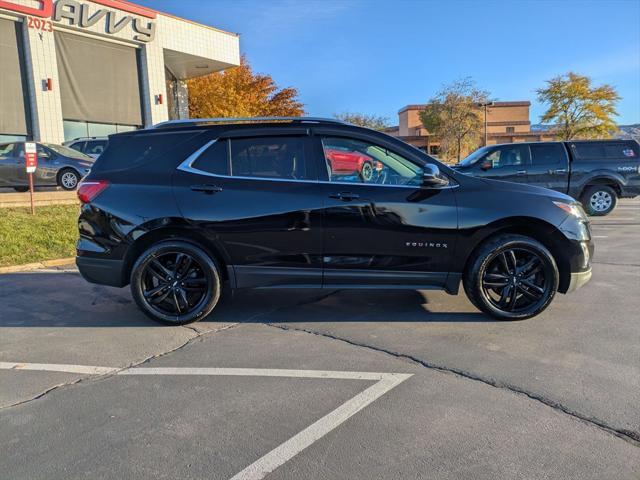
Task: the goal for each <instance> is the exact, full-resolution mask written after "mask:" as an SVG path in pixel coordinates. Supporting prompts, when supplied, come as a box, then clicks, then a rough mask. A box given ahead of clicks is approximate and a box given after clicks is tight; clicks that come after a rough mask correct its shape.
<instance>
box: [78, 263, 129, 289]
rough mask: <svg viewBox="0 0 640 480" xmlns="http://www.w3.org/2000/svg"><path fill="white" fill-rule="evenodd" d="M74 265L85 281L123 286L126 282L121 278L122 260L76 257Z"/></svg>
mask: <svg viewBox="0 0 640 480" xmlns="http://www.w3.org/2000/svg"><path fill="white" fill-rule="evenodd" d="M76 265H77V266H78V270H79V271H80V275H82V278H84V279H85V280H86V281H87V282H91V283H98V284H100V285H108V286H110V287H124V286H125V285H126V284H127V282H126V281H125V279H124V278H123V277H124V276H123V269H124V261H122V260H110V259H104V258H92V257H80V256H78V257H76Z"/></svg>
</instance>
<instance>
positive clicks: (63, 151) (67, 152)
mask: <svg viewBox="0 0 640 480" xmlns="http://www.w3.org/2000/svg"><path fill="white" fill-rule="evenodd" d="M46 146H47V148H49V149H51V150H53V151H54V152H56V153H57V154H59V155H63V156H65V157H69V158H75V159H77V160H93V159H92V158H91V157H87V156H86V155H85V154H84V153H82V152H78V151H76V150H74V149H72V148H69V147H65V146H64V145H55V144H53V143H47V144H46Z"/></svg>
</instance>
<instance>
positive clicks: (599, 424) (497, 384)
mask: <svg viewBox="0 0 640 480" xmlns="http://www.w3.org/2000/svg"><path fill="white" fill-rule="evenodd" d="M265 325H267V326H269V327H273V328H278V329H280V330H284V331H296V332H304V333H308V334H311V335H317V336H320V337H324V338H329V339H331V340H337V341H340V342H344V343H347V344H349V345H352V346H355V347H360V348H366V349H369V350H372V351H375V352H379V353H384V354H387V355H391V356H393V357H395V358H399V359H401V360H406V361H408V362H410V363H413V364H416V365H419V366H421V367H425V368H428V369H430V370H436V371H439V372H442V373H448V374H453V375H456V376H459V377H462V378H465V379H467V380H472V381H475V382H479V383H483V384H485V385H488V386H490V387H494V388H499V389H502V390H507V391H509V392H511V393H513V394H516V395H523V396H525V397H527V398H529V399H531V400H535V401H537V402H539V403H542V404H543V405H546V406H547V407H550V408H552V409H554V410H556V411H558V412H560V413H564V414H566V415H568V416H570V417H572V418H574V419H577V420H578V421H580V422H583V423H586V424H588V425H591V426H594V427H596V428H598V429H600V430H603V431H605V432H607V433H609V434H611V435H614V436H616V437H618V438H620V439H622V440H624V441H626V442H627V443H630V444H631V445H633V446H635V447H640V433H638V432H634V431H632V430H626V429H622V428H615V427H612V426H610V425H607V424H606V423H605V422H604V421H602V420H599V419H597V418H594V417H588V416H586V415H583V414H581V413H579V412H575V411H573V410H571V409H570V408H568V407H566V406H565V405H562V404H561V403H559V402H556V401H555V400H551V399H549V398H546V397H544V396H542V395H538V394H536V393H533V392H529V391H527V390H525V389H523V388H520V387H518V386H515V385H511V384H509V383H506V382H501V381H499V380H496V379H491V378H489V379H487V378H484V377H481V376H480V375H477V374H475V373H473V372H468V371H466V370H462V369H459V368H455V367H447V366H444V365H438V364H435V363H431V362H427V361H425V360H422V359H420V358H417V357H414V356H413V355H409V354H406V353H399V352H394V351H392V350H387V349H385V348H382V347H376V346H374V345H368V344H366V343H359V342H355V341H353V340H349V339H348V338H344V337H339V336H337V335H332V334H329V333H323V332H318V331H314V330H307V329H304V328H295V327H289V326H286V325H278V324H275V323H266V324H265Z"/></svg>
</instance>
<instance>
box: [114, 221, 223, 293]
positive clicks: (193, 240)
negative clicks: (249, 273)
mask: <svg viewBox="0 0 640 480" xmlns="http://www.w3.org/2000/svg"><path fill="white" fill-rule="evenodd" d="M165 240H177V241H182V242H187V243H190V244H192V245H195V246H196V247H199V248H201V249H202V250H204V251H205V252H206V253H207V254H208V255H209V256H210V257H211V258H212V259H213V260H214V261H215V262H216V263H217V265H218V267H219V268H220V276H221V277H222V280H223V281H225V280H230V281H233V278H231V277H232V276H233V274H232V272H230V271H229V270H228V268H227V267H228V265H229V262H228V261H227V258H226V256H225V255H224V253H223V250H222V248H221V247H220V246H218V245H216V244H215V243H214V242H213V241H210V240H208V239H207V237H206V236H205V235H203V234H201V233H200V232H198V231H196V230H193V229H190V228H188V227H186V226H179V225H172V226H166V227H158V228H155V229H153V230H150V231H148V232H146V233H144V234H143V235H141V236H139V237H138V238H136V239H135V240H134V241H133V243H131V244H130V246H129V248H128V249H127V253H126V255H125V257H124V266H123V269H122V275H123V277H124V278H125V279H126V280H127V283H128V280H129V278H130V277H131V269H132V268H133V265H134V264H135V262H136V260H137V259H138V258H139V257H140V255H141V254H142V253H143V252H144V251H145V250H147V249H148V248H149V247H151V245H153V244H155V243H158V242H162V241H165Z"/></svg>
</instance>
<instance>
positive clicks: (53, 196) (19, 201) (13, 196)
mask: <svg viewBox="0 0 640 480" xmlns="http://www.w3.org/2000/svg"><path fill="white" fill-rule="evenodd" d="M33 203H34V204H35V206H36V207H44V206H46V205H76V204H78V205H79V204H80V201H79V200H78V194H77V193H76V192H75V191H53V192H34V194H33ZM29 205H31V200H30V197H29V192H26V193H0V208H14V207H28V206H29Z"/></svg>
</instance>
